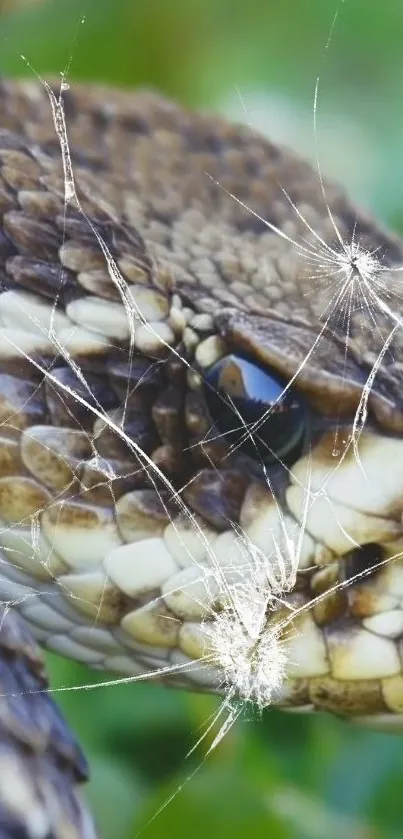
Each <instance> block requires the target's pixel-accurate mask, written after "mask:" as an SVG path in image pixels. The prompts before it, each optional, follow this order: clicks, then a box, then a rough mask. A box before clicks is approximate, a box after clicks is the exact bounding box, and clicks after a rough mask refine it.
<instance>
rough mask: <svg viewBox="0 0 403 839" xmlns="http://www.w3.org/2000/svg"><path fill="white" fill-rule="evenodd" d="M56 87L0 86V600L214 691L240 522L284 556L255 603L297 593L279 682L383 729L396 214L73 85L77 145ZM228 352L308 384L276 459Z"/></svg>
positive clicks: (56, 636)
mask: <svg viewBox="0 0 403 839" xmlns="http://www.w3.org/2000/svg"><path fill="white" fill-rule="evenodd" d="M49 90H50V91H52V90H54V96H55V97H56V98H55V99H53V105H54V106H55V103H56V106H57V107H59V106H60V103H61V100H59V99H58V97H59V91H58V90H57V88H56V87H54V88H53V87H52V86H51V88H50V89H49ZM51 104H52V94H51V96H50V98H49V91H47V90H46V88H45V87H44V86H43V85H41V84H40V83H39V82H38V83H36V82H31V81H29V82H18V83H17V82H12V81H4V82H2V84H1V90H0V126H1V127H0V212H1V227H0V261H1V265H0V271H1V294H0V420H1V428H0V525H1V526H0V545H1V549H2V566H1V577H0V593H1V596H2V599H3V600H4V601H7V602H8V603H12V604H13V606H15V607H16V609H17V610H18V611H19V613H20V615H22V618H23V621H24V627H26V626H27V625H28V626H29V628H30V630H31V631H32V632H33V635H34V636H35V638H36V639H37V640H38V641H39V642H40V644H43V645H45V646H46V647H47V648H49V649H51V650H54V651H56V652H58V653H61V654H62V655H66V656H69V657H72V658H76V659H78V660H80V661H83V662H85V663H87V664H88V665H90V666H91V667H95V668H98V669H101V668H102V669H106V670H108V671H112V672H114V673H118V674H123V675H129V676H130V675H133V676H137V675H141V674H143V673H144V672H147V671H150V672H153V673H154V672H155V671H158V673H159V674H160V676H159V677H160V678H163V679H164V680H167V681H170V682H171V683H172V684H176V685H178V686H187V687H191V688H193V689H196V690H211V691H220V690H222V686H223V678H222V672H221V667H220V664H221V663H220V661H219V660H214V656H211V655H210V656H209V657H208V658H206V637H207V638H210V640H211V633H210V635H209V626H210V627H211V626H212V625H213V622H214V620H215V619H216V616H217V615H219V614H220V613H221V614H222V611H223V610H225V608H226V602H227V600H228V592H230V590H231V579H232V577H231V575H233V573H234V569H235V570H236V569H237V568H239V558H240V557H241V559H242V561H243V562H244V560H245V545H246V546H247V551H248V552H249V555H251V556H254V557H256V555H259V557H263V558H264V561H265V562H266V564H267V565H268V567H274V566H275V564H276V562H278V558H279V557H280V558H281V557H282V558H283V559H282V560H281V561H284V562H283V565H282V566H281V568H282V574H283V577H282V578H281V580H280V582H282V586H283V589H284V590H281V591H280V589H281V586H280V589H279V579H278V578H277V579H276V584H277V589H276V597H277V600H276V604H277V605H276V606H275V607H274V606H273V605H272V608H271V610H270V615H269V616H268V618H267V621H268V623H267V626H268V627H270V626H271V625H277V626H278V624H279V621H280V619H282V616H284V613H286V614H288V615H291V614H292V615H293V616H294V617H293V619H292V621H289V620H287V621H286V624H287V630H286V632H285V633H284V634H285V635H286V638H285V641H286V648H287V663H286V670H285V678H284V680H282V682H281V684H280V685H279V686H278V690H277V691H276V692H275V694H274V695H273V698H272V699H273V704H277V705H279V706H281V707H284V708H286V709H302V710H310V709H312V710H313V709H321V710H329V711H332V712H334V713H336V714H340V715H346V716H354V718H355V719H357V720H359V721H364V722H366V721H370V722H371V723H373V724H375V725H381V726H383V727H391V728H396V727H397V728H399V726H401V724H402V714H403V658H402V656H403V647H402V639H403V566H402V563H401V560H400V545H401V541H402V523H401V522H402V512H403V509H402V508H403V504H402V497H403V469H402V466H403V440H402V434H403V403H402V396H401V384H400V382H401V375H402V366H403V351H402V347H403V344H402V340H403V339H402V332H401V329H400V327H399V323H400V322H399V318H400V317H401V314H402V304H401V299H400V296H399V293H398V290H399V287H400V286H399V284H400V280H401V274H399V272H398V270H397V269H398V268H399V266H400V265H401V264H403V244H402V242H401V240H400V239H399V238H398V237H396V236H394V235H393V234H391V233H388V232H387V231H385V230H383V229H382V228H381V227H380V226H379V225H378V224H377V223H376V222H375V221H374V220H373V219H372V218H370V217H369V216H367V215H365V214H364V213H363V212H362V211H361V210H359V209H357V208H356V207H355V206H354V205H353V204H352V203H351V202H350V201H349V200H348V198H347V197H346V196H345V194H344V192H343V190H341V189H340V188H339V187H337V186H335V185H333V184H327V183H326V184H322V183H321V181H320V179H319V178H318V175H317V173H316V172H315V171H313V169H312V168H311V166H310V165H309V164H307V163H305V162H304V161H302V160H301V159H299V158H298V157H297V156H295V155H294V154H292V153H291V152H290V151H287V150H285V149H282V148H279V147H278V146H276V145H273V144H271V143H270V142H269V141H268V140H265V139H263V138H262V137H260V136H257V135H256V134H254V133H252V132H251V130H250V129H249V128H246V127H242V126H234V125H231V124H229V123H228V122H226V121H225V120H224V119H221V118H219V117H217V116H215V115H214V116H210V115H206V114H204V115H203V114H197V113H192V112H188V111H186V110H184V109H182V108H180V107H179V106H177V105H175V104H173V103H171V102H168V101H166V100H165V99H163V98H162V97H159V96H157V95H153V94H149V93H142V92H138V93H135V94H133V93H129V92H123V91H116V90H109V89H107V88H105V89H104V88H95V87H93V86H90V85H75V84H74V86H73V87H72V89H69V90H68V89H66V90H64V92H63V106H64V109H63V113H64V115H65V119H66V129H67V136H68V141H69V155H68V156H67V153H66V147H64V148H63V140H64V139H66V138H65V135H63V134H62V133H60V115H61V114H62V111H61V110H58V111H57V110H56V120H55V119H54V117H55V113H54V114H53V115H52V107H51ZM58 118H59V123H58V122H57V119H58ZM57 128H59V134H58V133H57V130H56V129H57ZM67 164H69V165H70V164H71V167H72V170H71V171H72V172H73V173H74V184H75V188H76V192H74V190H73V180H70V181H69V180H68V178H67V177H66V173H67V175H69V171H67V169H66V166H67ZM70 174H71V173H70ZM66 184H67V187H68V189H67V193H66ZM346 243H348V244H349V245H351V243H353V245H354V243H359V251H357V253H358V254H359V258H363V259H367V260H368V259H369V260H371V259H373V260H375V259H376V260H378V261H379V262H377V263H376V265H377V268H376V270H375V268H374V265H375V262H371V261H370V262H369V263H368V262H367V263H365V265H364V267H362V266H361V268H360V266H358V268H357V266H356V265H354V259H355V258H356V257H355V256H354V254H355V251H354V247H352V248H350V250H349V251H348V248H347V249H346ZM368 254H375V256H373V257H371V256H368ZM343 259H344V263H345V264H344V263H343ZM343 271H344V274H343ZM344 276H346V277H347V276H348V277H350V280H351V277H352V280H351V281H350V282H349V283H348V284H347V286H346V287H344V286H343V285H340V277H342V278H343V277H344ZM365 283H366V285H365ZM340 289H341V290H340ZM343 289H344V291H343ZM229 353H233V354H241V355H244V356H247V358H248V359H250V360H252V361H253V362H255V363H256V364H258V365H259V366H260V368H262V369H267V370H270V371H272V372H274V373H275V374H278V375H279V376H280V377H281V378H282V380H283V381H284V382H285V383H290V382H291V385H290V387H292V393H294V394H295V395H296V396H298V398H301V399H302V400H303V402H304V405H305V406H306V409H307V413H308V415H309V423H308V424H307V431H306V434H305V436H304V441H303V445H302V448H301V450H299V451H298V454H297V455H296V456H295V458H294V460H292V462H290V463H287V464H284V463H283V462H282V461H281V459H280V460H277V461H270V462H269V463H268V464H267V463H262V461H261V459H259V458H254V457H253V456H252V455H251V453H250V452H249V451H248V452H246V453H245V451H243V450H242V447H237V446H231V444H230V442H229V441H228V440H227V439H225V438H223V437H222V435H220V434H219V433H218V431H217V428H216V426H215V418H214V417H212V416H211V414H210V412H209V406H208V400H207V399H206V390H205V386H204V382H205V378H206V375H207V372H208V371H209V370H210V369H211V367H212V365H214V364H216V363H217V362H218V361H219V360H220V359H222V358H223V357H226V356H227V355H228V354H229ZM307 498H308V501H306V499H307ZM290 544H292V545H294V546H295V545H298V556H297V560H298V561H297V565H298V567H297V568H295V569H294V570H295V574H294V576H293V577H292V578H290V575H289V574H288V575H287V573H286V571H287V569H286V567H285V566H286V564H287V563H286V562H285V560H284V557H289V546H290ZM276 557H277V559H276ZM280 564H281V563H280ZM276 567H277V566H276ZM212 569H213V570H212ZM218 572H219V581H220V582H221V584H222V585H221V587H220V585H218V586H217V579H216V578H217V573H218ZM269 576H270V575H269ZM280 576H281V575H280ZM290 579H292V584H290ZM223 589H224V593H223ZM226 598H227V600H226ZM15 620H17V618H16V619H15ZM21 631H22V630H21ZM24 631H26V630H25V628H24ZM216 658H217V657H216ZM44 835H45V834H44ZM57 835H59V834H57ZM60 835H61V834H60Z"/></svg>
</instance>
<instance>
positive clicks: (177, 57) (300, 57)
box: [0, 0, 403, 839]
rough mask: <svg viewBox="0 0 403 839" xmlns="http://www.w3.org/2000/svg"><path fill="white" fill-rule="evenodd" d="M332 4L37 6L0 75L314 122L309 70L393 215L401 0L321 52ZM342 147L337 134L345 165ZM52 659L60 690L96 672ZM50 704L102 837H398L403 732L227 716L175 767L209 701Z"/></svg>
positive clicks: (176, 0) (2, 28) (350, 21)
mask: <svg viewBox="0 0 403 839" xmlns="http://www.w3.org/2000/svg"><path fill="white" fill-rule="evenodd" d="M336 8H337V6H336V0H334V2H333V0H304V2H301V0H288V2H283V3H277V2H274V0H273V2H270V0H249V1H248V3H245V2H243V0H152V2H150V0H137V2H135V0H86V2H85V0H48V2H43V3H42V4H34V5H33V6H31V7H29V8H25V9H22V10H20V11H19V12H14V13H10V14H9V15H8V16H5V15H4V16H3V17H0V72H1V73H2V74H15V75H27V74H29V70H28V69H27V67H26V65H25V64H24V62H23V61H22V59H21V58H20V54H21V53H23V54H24V55H25V56H26V57H27V58H28V59H29V61H30V63H31V65H32V66H33V67H34V68H35V70H36V71H37V72H39V73H42V74H45V73H53V74H55V73H58V72H60V71H61V70H62V69H64V67H65V66H66V65H67V64H68V62H69V61H70V59H71V67H70V78H71V79H74V78H92V79H98V80H105V81H110V82H116V83H120V84H126V85H138V84H140V85H147V86H152V87H157V88H159V89H160V90H162V91H164V92H166V93H168V94H169V95H172V96H175V97H177V98H178V99H180V100H182V101H183V102H186V103H188V104H197V105H209V106H210V105H211V106H213V105H214V106H217V107H219V106H220V104H222V103H223V102H224V100H225V98H226V97H229V96H232V97H235V98H236V90H237V88H239V89H240V90H241V91H242V92H243V91H244V90H245V89H248V88H251V87H253V88H256V87H259V89H260V91H263V93H264V92H266V93H270V94H272V92H273V91H276V92H277V93H278V94H279V95H281V96H287V97H291V99H290V101H291V102H292V103H297V104H298V107H300V108H301V109H302V110H303V112H304V114H305V118H306V124H307V125H309V126H311V127H312V121H313V114H312V102H313V92H314V87H315V80H316V77H317V75H318V74H319V75H320V76H321V79H322V81H321V92H320V100H319V117H318V130H319V137H318V139H319V144H320V147H321V148H323V147H325V146H326V145H327V144H328V143H329V142H330V141H332V140H333V139H334V138H332V137H329V135H328V134H326V135H325V136H324V137H322V135H321V125H322V122H321V115H322V114H323V115H324V116H326V115H329V114H335V113H336V114H339V115H342V116H341V117H340V119H341V125H340V132H339V134H338V136H339V137H341V138H342V137H343V124H342V122H343V119H344V117H345V118H346V120H350V119H351V118H354V120H355V121H356V124H357V125H358V126H359V128H360V130H361V131H362V132H363V134H362V136H365V140H366V148H367V150H368V149H369V152H370V165H369V166H368V168H367V169H364V170H363V171H364V175H363V177H364V181H366V182H367V186H368V188H367V191H366V197H367V198H368V200H369V201H370V202H371V203H372V205H373V207H374V209H376V210H377V211H378V212H379V213H381V214H383V215H384V216H385V217H389V218H392V217H395V218H396V220H399V221H400V222H401V220H402V218H403V207H402V196H401V194H400V193H401V183H402V178H401V177H400V176H401V175H402V162H401V154H400V145H401V139H402V132H403V117H402V113H401V109H400V95H401V84H402V82H401V76H402V74H401V72H399V70H400V71H401V69H402V59H401V55H400V52H401V39H402V33H403V7H402V5H401V3H398V2H396V0H384V1H383V3H381V4H380V3H368V0H349V2H345V3H340V4H339V20H338V23H337V26H336V28H335V31H334V34H333V36H332V39H331V43H330V46H329V47H328V48H327V49H326V48H325V45H326V42H327V37H328V33H329V29H330V25H331V22H332V18H333V15H334V13H335V11H336ZM82 18H85V21H84V22H83V23H82V22H81V20H82ZM248 101H249V100H248V99H246V118H247V119H248V120H250V121H251V122H253V119H254V113H253V111H252V110H251V111H249V110H248ZM240 113H242V109H241V108H240ZM275 127H276V126H275V125H273V128H275ZM290 132H291V133H290V138H289V141H290V143H291V144H293V145H295V146H298V144H299V138H298V136H297V135H295V136H294V135H293V134H292V131H291V129H290ZM349 136H350V135H349ZM340 142H341V143H342V141H341V140H340ZM358 143H359V141H358ZM311 151H312V153H313V155H314V154H315V148H314V139H313V135H312V149H311ZM338 151H339V152H340V149H338ZM358 152H360V148H359V149H358ZM353 153H354V149H353V147H352V145H350V144H349V143H347V142H346V145H345V147H344V146H343V144H342V148H341V156H342V158H343V159H344V160H345V161H346V165H347V163H348V160H349V159H350V157H351V155H352V154H353ZM355 154H356V158H355V159H356V160H357V164H356V165H357V167H364V166H365V163H364V161H363V160H362V159H361V158H363V155H360V153H358V154H357V149H355ZM373 161H375V162H376V176H375V177H374V171H373V170H374V165H373ZM342 168H343V167H342ZM341 174H343V173H342V172H341ZM49 658H50V669H51V674H52V682H53V684H54V685H55V686H63V685H64V686H65V685H70V686H73V685H79V684H86V683H88V682H89V681H95V680H97V679H99V677H98V676H94V674H91V673H90V674H89V673H88V672H87V671H86V670H85V669H84V668H83V667H80V666H78V665H75V664H72V663H71V662H65V661H62V660H60V659H57V658H56V657H49ZM56 698H57V699H58V701H60V704H61V705H62V706H63V708H64V710H65V712H66V714H67V717H68V719H69V721H70V723H71V725H72V727H73V728H74V729H75V731H76V732H77V735H78V736H79V738H80V740H81V742H82V743H83V745H84V747H85V749H86V751H87V754H88V756H89V757H90V759H91V765H92V782H91V784H90V787H89V793H88V795H89V799H90V801H91V803H92V805H93V807H94V810H95V812H96V815H97V818H98V821H99V824H100V825H101V826H102V835H103V837H104V839H134V836H135V835H137V833H138V831H142V832H143V833H144V835H145V836H146V837H148V839H154V837H160V836H163V835H169V836H171V835H172V836H173V835H174V836H175V837H176V838H177V839H185V837H188V836H189V835H192V838H193V839H199V837H200V839H201V837H203V839H204V837H209V839H216V837H217V839H219V838H220V839H226V837H231V839H244V837H245V836H253V837H254V839H260V837H261V839H266V837H276V839H316V837H317V839H341V837H347V839H350V838H351V839H380V837H382V839H395V838H396V839H397V837H398V836H400V835H401V777H402V774H401V773H402V772H403V740H401V739H400V738H398V737H396V736H392V735H382V734H376V733H373V732H369V731H366V730H361V729H358V728H355V727H353V726H350V725H347V724H343V723H341V722H338V721H337V720H335V719H332V718H330V717H327V716H321V715H316V716H314V717H311V716H304V715H301V716H298V715H291V714H281V713H276V712H273V711H271V712H267V713H266V714H265V715H264V717H263V719H262V720H255V721H251V722H242V723H239V724H238V725H237V726H236V727H235V729H234V730H233V731H232V732H231V733H230V734H229V735H228V737H227V738H226V740H225V741H224V742H223V743H222V744H221V745H220V747H219V748H218V749H217V751H215V752H214V753H213V754H212V755H211V756H209V757H208V758H207V759H206V760H204V755H205V750H204V751H203V749H199V750H198V751H197V753H196V754H193V755H191V756H190V757H189V758H187V759H185V756H186V754H187V752H188V751H189V749H190V748H191V747H192V745H193V744H194V743H195V742H196V740H197V739H198V737H199V736H200V732H201V727H203V725H204V724H205V721H206V720H207V718H208V717H209V715H210V714H211V713H212V711H213V709H214V708H215V707H216V700H215V699H213V698H210V697H200V696H196V695H191V694H184V693H180V692H173V691H168V690H165V689H163V688H161V687H159V686H157V685H153V684H137V685H123V686H119V687H110V688H102V687H100V688H98V689H96V690H91V691H86V690H83V691H80V692H73V693H61V694H58V695H57V696H56ZM193 773H195V774H193ZM192 775H193V777H191V776H192ZM187 778H190V780H187ZM181 786H182V788H180V787H181ZM175 793H176V795H175ZM172 795H174V798H173V800H172V801H171V802H170V803H169V804H168V805H167V806H166V807H164V802H167V801H168V800H169V798H170V797H171V796H172ZM160 808H162V809H161V812H160V813H159V814H158V815H157V816H155V814H156V812H157V811H158V810H159V809H160ZM154 816H155V818H153V817H154ZM150 820H151V821H150ZM318 831H319V832H318Z"/></svg>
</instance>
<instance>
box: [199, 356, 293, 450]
mask: <svg viewBox="0 0 403 839" xmlns="http://www.w3.org/2000/svg"><path fill="white" fill-rule="evenodd" d="M285 386H286V382H284V381H281V379H280V377H279V376H277V375H276V374H274V373H272V372H269V371H268V370H266V369H265V368H264V367H261V366H260V365H259V364H256V362H254V361H249V360H248V359H246V358H243V357H242V356H239V355H226V356H225V357H224V358H221V359H220V360H219V361H217V362H216V363H215V364H213V366H212V367H210V369H209V370H208V371H207V372H206V373H205V396H206V401H207V404H208V407H209V411H210V414H211V417H212V419H213V420H214V423H215V424H216V426H217V428H218V430H219V432H220V433H221V434H224V435H225V436H226V438H227V440H228V443H229V445H230V446H231V448H239V449H241V450H242V451H243V452H245V453H247V454H249V455H251V456H252V457H255V458H256V457H261V458H263V459H264V460H265V461H266V462H267V461H273V460H276V459H277V458H278V459H281V460H285V461H289V460H290V459H292V458H293V457H295V456H296V454H298V450H299V449H300V447H301V443H302V439H303V435H304V429H305V409H304V406H303V403H302V401H300V399H299V398H297V397H296V395H295V393H294V392H293V391H292V389H291V388H289V389H287V390H286V391H285V393H284V388H285Z"/></svg>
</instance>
